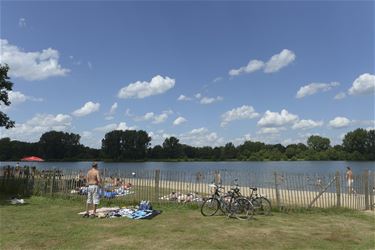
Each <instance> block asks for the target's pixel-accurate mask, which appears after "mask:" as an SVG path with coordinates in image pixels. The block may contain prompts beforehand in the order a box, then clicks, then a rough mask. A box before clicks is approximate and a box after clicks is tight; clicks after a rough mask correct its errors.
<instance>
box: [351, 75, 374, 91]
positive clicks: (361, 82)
mask: <svg viewBox="0 0 375 250" xmlns="http://www.w3.org/2000/svg"><path fill="white" fill-rule="evenodd" d="M348 93H349V95H363V94H375V75H371V74H369V73H366V74H362V75H360V76H359V77H358V78H357V79H355V80H354V82H353V85H352V87H351V88H350V89H349V90H348Z"/></svg>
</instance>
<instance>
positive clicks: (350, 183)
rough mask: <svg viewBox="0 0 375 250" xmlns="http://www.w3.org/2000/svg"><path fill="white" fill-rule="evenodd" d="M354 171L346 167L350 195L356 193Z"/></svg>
mask: <svg viewBox="0 0 375 250" xmlns="http://www.w3.org/2000/svg"><path fill="white" fill-rule="evenodd" d="M353 181H354V180H353V171H352V170H351V168H350V167H346V182H347V186H348V193H349V194H351V193H354V189H353Z"/></svg>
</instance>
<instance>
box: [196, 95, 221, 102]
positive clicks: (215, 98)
mask: <svg viewBox="0 0 375 250" xmlns="http://www.w3.org/2000/svg"><path fill="white" fill-rule="evenodd" d="M222 100H223V97H221V96H217V97H206V96H204V97H202V99H201V100H200V101H199V102H200V103H201V104H212V103H215V102H220V101H222Z"/></svg>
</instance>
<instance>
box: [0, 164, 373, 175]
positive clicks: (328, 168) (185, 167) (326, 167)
mask: <svg viewBox="0 0 375 250" xmlns="http://www.w3.org/2000/svg"><path fill="white" fill-rule="evenodd" d="M16 163H17V162H0V167H2V166H7V165H11V166H15V165H16ZM26 164H27V165H31V166H36V167H37V168H38V169H46V168H56V169H61V170H64V169H67V170H68V169H75V170H78V169H80V170H87V169H88V168H90V166H91V162H35V163H34V162H33V163H26V162H20V165H21V166H23V165H26ZM347 166H350V167H351V168H352V169H353V172H354V173H363V171H365V170H371V171H375V162H374V161H367V162H355V161H350V162H347V161H267V162H243V161H237V162H140V163H106V162H99V168H101V169H103V168H106V169H108V170H110V171H117V170H119V169H121V170H122V171H124V170H125V171H126V172H128V171H134V172H137V171H141V170H155V169H160V170H172V171H173V170H176V171H183V172H186V173H196V172H199V171H210V170H228V171H236V172H237V171H238V172H241V171H245V172H249V171H251V172H252V171H254V172H257V173H262V172H264V173H269V172H274V171H280V172H287V173H300V174H328V173H335V172H336V171H340V172H345V169H346V167H347Z"/></svg>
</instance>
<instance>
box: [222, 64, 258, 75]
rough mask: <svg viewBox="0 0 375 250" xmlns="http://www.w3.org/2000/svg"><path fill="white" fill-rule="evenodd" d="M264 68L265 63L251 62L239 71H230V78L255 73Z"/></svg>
mask: <svg viewBox="0 0 375 250" xmlns="http://www.w3.org/2000/svg"><path fill="white" fill-rule="evenodd" d="M263 67H264V62H262V61H259V60H251V61H250V62H249V63H248V64H247V65H246V66H242V67H240V68H238V69H231V70H230V71H229V75H230V76H238V75H241V74H246V73H253V72H255V71H257V70H260V69H262V68H263Z"/></svg>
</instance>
